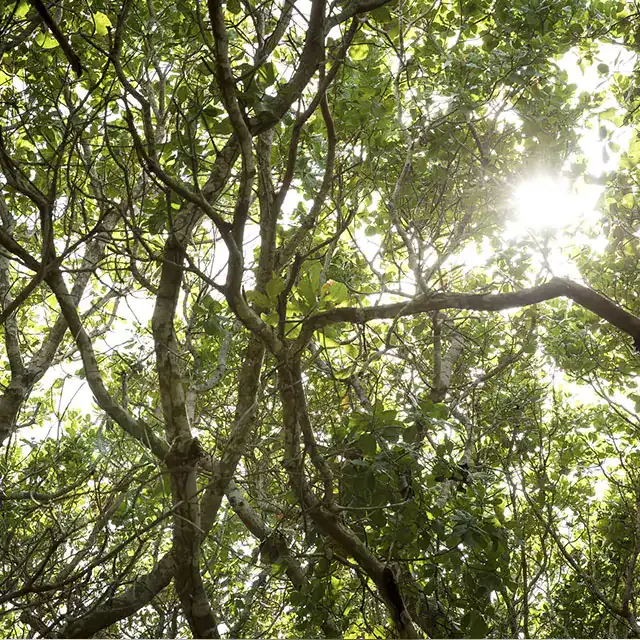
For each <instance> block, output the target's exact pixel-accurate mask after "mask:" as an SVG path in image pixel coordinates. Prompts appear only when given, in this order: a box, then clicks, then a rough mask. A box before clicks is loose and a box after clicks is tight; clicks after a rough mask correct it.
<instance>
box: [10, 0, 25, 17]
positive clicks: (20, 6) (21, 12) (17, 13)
mask: <svg viewBox="0 0 640 640" xmlns="http://www.w3.org/2000/svg"><path fill="white" fill-rule="evenodd" d="M16 5H17V6H16V8H15V9H14V11H13V17H14V18H17V19H18V20H20V18H24V17H25V16H26V15H27V13H29V3H28V2H27V0H22V2H16Z"/></svg>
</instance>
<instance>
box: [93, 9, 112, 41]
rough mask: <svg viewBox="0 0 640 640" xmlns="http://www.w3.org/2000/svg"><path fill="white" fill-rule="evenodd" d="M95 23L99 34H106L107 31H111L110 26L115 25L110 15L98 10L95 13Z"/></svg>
mask: <svg viewBox="0 0 640 640" xmlns="http://www.w3.org/2000/svg"><path fill="white" fill-rule="evenodd" d="M93 24H94V27H95V30H96V33H97V34H98V35H99V36H106V35H107V33H109V28H110V27H111V26H113V25H112V24H111V20H109V18H108V16H106V15H105V14H104V13H102V12H101V11H96V13H94V14H93Z"/></svg>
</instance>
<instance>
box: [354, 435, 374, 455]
mask: <svg viewBox="0 0 640 640" xmlns="http://www.w3.org/2000/svg"><path fill="white" fill-rule="evenodd" d="M357 445H358V447H360V449H361V450H362V453H363V454H364V455H365V456H367V457H370V458H371V457H373V456H375V455H376V450H377V448H378V443H377V441H376V437H375V436H374V435H373V434H371V433H365V434H364V435H362V436H360V437H359V438H358V442H357Z"/></svg>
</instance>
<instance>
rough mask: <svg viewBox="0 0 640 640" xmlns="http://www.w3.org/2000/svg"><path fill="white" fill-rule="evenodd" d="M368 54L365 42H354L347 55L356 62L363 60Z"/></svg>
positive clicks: (367, 46)
mask: <svg viewBox="0 0 640 640" xmlns="http://www.w3.org/2000/svg"><path fill="white" fill-rule="evenodd" d="M368 55H369V45H367V44H354V45H353V46H352V47H351V48H350V49H349V57H350V58H351V59H352V60H354V61H355V62H358V61H360V60H364V59H365V58H366V57H367V56H368Z"/></svg>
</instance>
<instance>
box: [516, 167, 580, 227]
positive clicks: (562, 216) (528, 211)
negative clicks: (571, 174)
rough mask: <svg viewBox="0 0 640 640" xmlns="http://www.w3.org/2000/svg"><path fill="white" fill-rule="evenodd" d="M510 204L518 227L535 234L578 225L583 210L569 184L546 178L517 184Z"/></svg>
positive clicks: (561, 180) (562, 180)
mask: <svg viewBox="0 0 640 640" xmlns="http://www.w3.org/2000/svg"><path fill="white" fill-rule="evenodd" d="M513 203H514V205H515V222H516V224H517V225H518V227H520V228H523V229H528V230H534V231H541V230H543V229H550V230H554V229H562V228H565V227H568V226H569V225H571V224H573V223H575V222H577V221H578V219H579V218H580V215H581V213H583V206H584V202H583V201H582V198H580V197H578V195H577V194H575V192H573V191H572V189H571V186H570V184H569V181H568V180H566V179H558V178H551V177H549V176H540V177H536V178H533V179H531V180H526V181H524V182H522V183H520V184H519V185H518V187H517V188H516V189H515V191H514V195H513Z"/></svg>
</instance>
